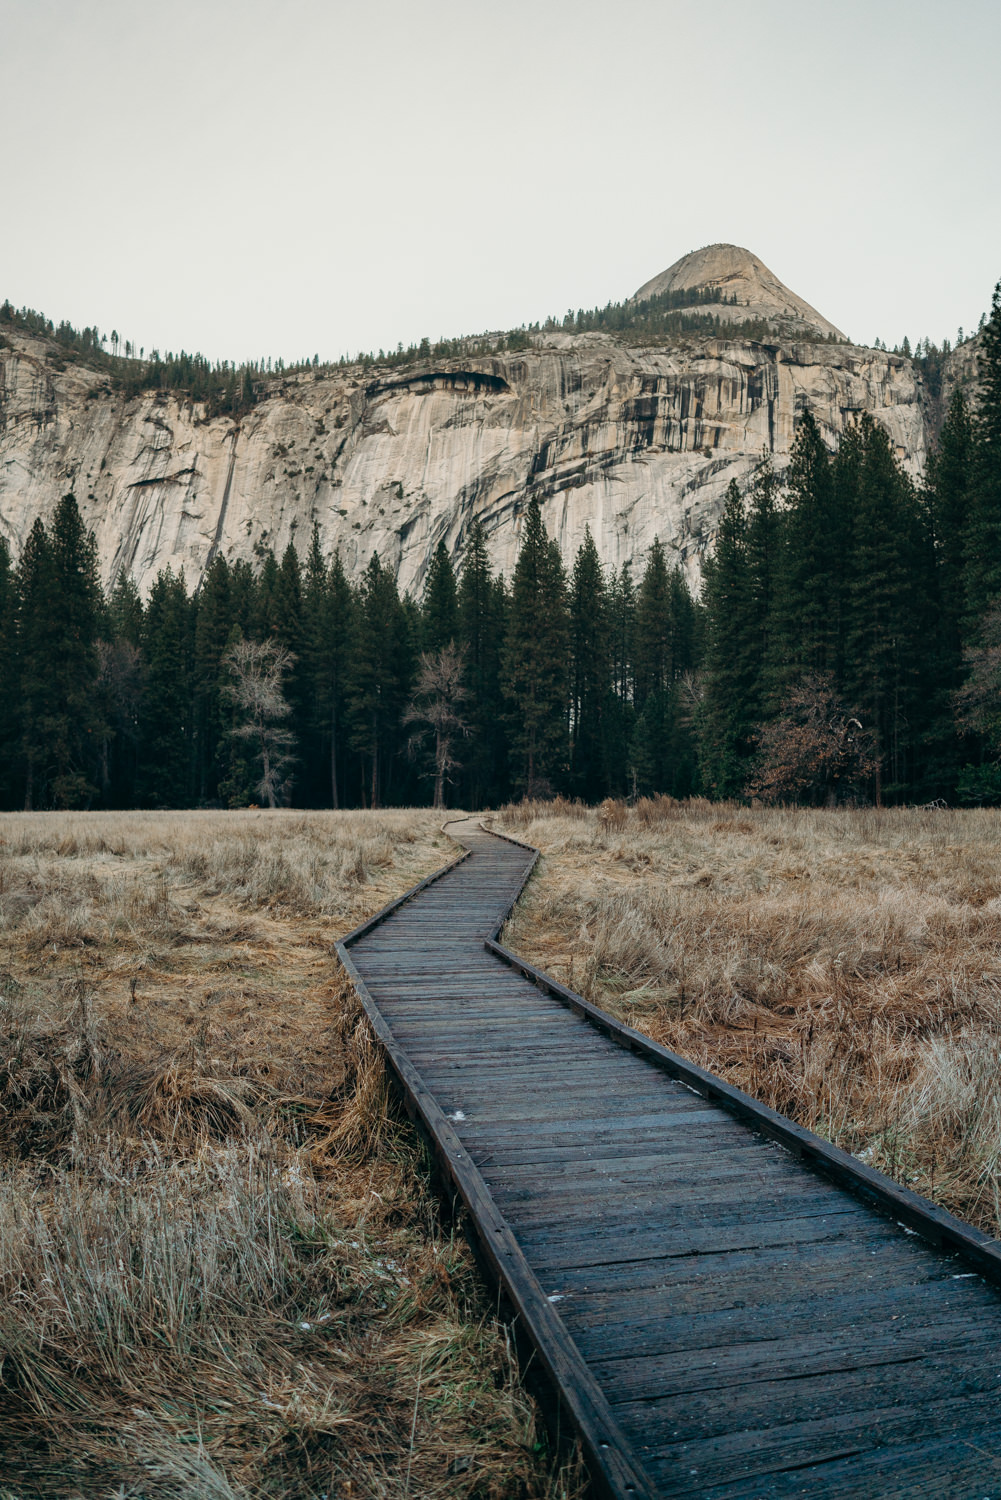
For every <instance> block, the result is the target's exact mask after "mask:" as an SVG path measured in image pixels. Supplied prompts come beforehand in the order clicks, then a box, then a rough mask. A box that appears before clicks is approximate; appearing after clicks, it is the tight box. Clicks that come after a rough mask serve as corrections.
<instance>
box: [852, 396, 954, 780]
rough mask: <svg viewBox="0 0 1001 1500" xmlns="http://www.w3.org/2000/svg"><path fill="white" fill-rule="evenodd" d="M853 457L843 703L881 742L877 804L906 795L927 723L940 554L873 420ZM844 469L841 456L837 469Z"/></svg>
mask: <svg viewBox="0 0 1001 1500" xmlns="http://www.w3.org/2000/svg"><path fill="white" fill-rule="evenodd" d="M842 446H843V448H844V446H845V445H844V444H843V445H842ZM847 453H848V460H849V463H850V464H851V469H850V473H851V475H852V477H853V479H854V482H855V483H856V484H857V489H856V493H855V497H854V505H853V522H852V528H851V553H850V558H849V567H850V581H849V589H848V605H847V620H846V625H847V629H846V637H845V643H846V658H845V672H844V689H845V691H844V697H845V700H846V702H847V703H848V704H849V705H850V706H851V707H853V708H855V709H857V710H858V711H859V713H860V717H861V719H862V723H863V728H864V729H866V730H867V731H870V732H871V733H872V734H873V736H874V742H875V753H876V757H877V761H878V762H879V766H880V769H879V771H878V773H877V777H876V787H875V791H876V800H877V803H878V802H880V801H881V800H882V796H883V793H884V792H886V791H889V792H891V793H898V792H902V791H903V789H904V783H905V781H906V780H907V778H908V776H913V772H914V759H913V757H914V752H915V748H916V744H917V739H918V731H919V726H920V725H921V724H922V723H923V722H925V721H926V719H927V704H926V703H922V701H921V688H920V661H921V657H922V652H923V646H924V645H925V644H926V637H927V632H928V628H929V609H930V606H931V605H932V603H933V595H934V583H933V580H932V577H931V574H932V549H931V538H930V535H929V534H928V532H927V531H926V529H925V527H924V525H923V518H922V514H921V508H920V505H919V503H918V500H917V496H916V494H915V491H914V486H913V485H912V483H911V481H910V480H909V479H908V477H907V475H906V474H905V473H904V472H903V470H902V469H901V468H900V466H899V465H898V463H897V462H896V459H895V457H894V455H893V451H892V449H891V447H890V441H889V438H888V437H887V435H886V432H885V430H884V429H883V428H882V427H880V426H878V425H877V424H876V423H875V422H874V421H873V420H872V418H871V417H870V416H869V415H868V414H864V415H863V417H862V419H861V421H860V422H859V424H858V432H857V439H856V442H855V444H853V445H851V446H850V447H848V450H847ZM840 460H841V453H840V451H839V454H838V458H837V460H836V466H838V465H840Z"/></svg>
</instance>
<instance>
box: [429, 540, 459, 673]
mask: <svg viewBox="0 0 1001 1500" xmlns="http://www.w3.org/2000/svg"><path fill="white" fill-rule="evenodd" d="M458 638H459V601H458V594H457V590H456V583H455V569H454V568H453V566H452V559H451V557H450V556H449V551H448V548H447V547H446V546H445V543H444V542H443V541H440V542H439V543H438V545H437V547H436V548H435V549H434V553H433V554H432V557H431V562H430V565H429V567H428V572H427V578H426V580H425V583H424V603H423V606H422V612H421V649H422V650H423V651H426V652H428V653H429V654H430V655H432V656H433V655H435V654H436V653H437V652H439V651H443V650H444V649H445V647H446V646H448V645H450V644H454V643H455V642H456V641H457V640H458Z"/></svg>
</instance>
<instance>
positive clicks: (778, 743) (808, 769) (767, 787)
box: [747, 675, 879, 807]
mask: <svg viewBox="0 0 1001 1500" xmlns="http://www.w3.org/2000/svg"><path fill="white" fill-rule="evenodd" d="M878 764H879V763H878V760H877V758H876V754H875V746H874V740H873V736H872V734H871V733H870V731H868V730H867V729H864V728H863V726H862V724H861V723H860V721H859V720H858V719H856V718H854V717H853V716H852V715H851V713H850V712H849V711H848V710H847V709H846V708H845V707H844V705H843V704H842V703H839V702H838V699H837V698H836V696H835V693H834V688H833V684H832V682H831V680H830V678H828V677H823V676H814V675H810V676H807V677H804V678H803V679H802V681H800V682H799V683H798V684H797V685H796V687H795V688H793V690H792V692H790V694H789V696H788V697H787V698H786V700H785V702H784V703H783V704H782V710H781V714H780V717H779V718H778V719H775V720H773V721H772V722H771V723H770V724H766V725H765V726H764V728H763V729H762V730H761V731H760V739H759V752H758V758H757V770H756V773H755V775H754V776H753V777H752V779H751V780H750V781H749V783H748V786H747V791H748V792H749V794H750V795H751V796H752V797H760V798H761V800H762V801H763V802H805V803H806V804H807V805H809V806H813V807H817V806H823V805H824V804H825V803H826V804H827V805H828V806H833V805H835V804H837V803H838V802H843V801H845V800H847V799H850V798H852V797H855V796H858V795H859V794H860V792H861V789H862V788H863V787H864V786H865V783H866V782H867V781H869V780H870V779H871V778H872V777H873V776H874V775H875V774H876V769H877V767H878Z"/></svg>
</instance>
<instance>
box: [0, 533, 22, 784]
mask: <svg viewBox="0 0 1001 1500" xmlns="http://www.w3.org/2000/svg"><path fill="white" fill-rule="evenodd" d="M16 619H17V580H16V578H15V575H14V569H13V567H12V566H11V560H10V549H9V548H8V546H7V542H6V539H5V538H4V537H2V536H0V661H2V662H3V663H4V685H3V691H0V807H11V806H13V805H14V804H13V798H14V766H15V761H16V755H17V751H16V736H17V710H18V684H17V637H16V633H15V632H16Z"/></svg>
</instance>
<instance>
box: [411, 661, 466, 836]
mask: <svg viewBox="0 0 1001 1500" xmlns="http://www.w3.org/2000/svg"><path fill="white" fill-rule="evenodd" d="M465 664H466V663H465V654H464V652H462V651H460V650H459V648H458V647H457V646H455V645H454V644H453V643H452V642H451V641H450V642H449V644H448V645H447V646H443V647H442V649H441V650H440V651H435V652H434V653H433V654H430V653H428V652H427V651H422V652H421V663H420V673H419V675H418V678H417V688H416V690H415V692H414V697H413V701H412V703H411V704H410V707H409V708H408V709H407V711H406V713H405V714H404V716H403V722H404V723H405V724H420V725H423V728H421V729H417V730H416V731H415V732H414V733H413V734H412V735H411V736H410V749H411V753H414V752H416V750H417V748H418V747H419V746H420V745H421V744H422V743H423V742H424V740H426V739H427V738H428V737H429V736H430V735H432V734H433V735H434V770H433V771H432V772H431V773H430V774H431V775H433V776H434V805H435V807H444V806H445V784H446V782H449V781H451V776H450V774H449V773H450V772H452V771H456V770H458V768H459V766H460V765H461V761H460V760H459V759H458V757H457V756H456V753H455V742H456V740H457V739H458V738H460V736H465V735H468V733H469V726H468V724H467V723H466V721H465V719H463V717H462V714H461V712H460V710H461V705H462V704H463V702H464V701H465V700H466V698H468V697H469V694H468V693H467V691H466V688H465V686H464V684H463V681H462V674H463V671H464V669H465Z"/></svg>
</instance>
